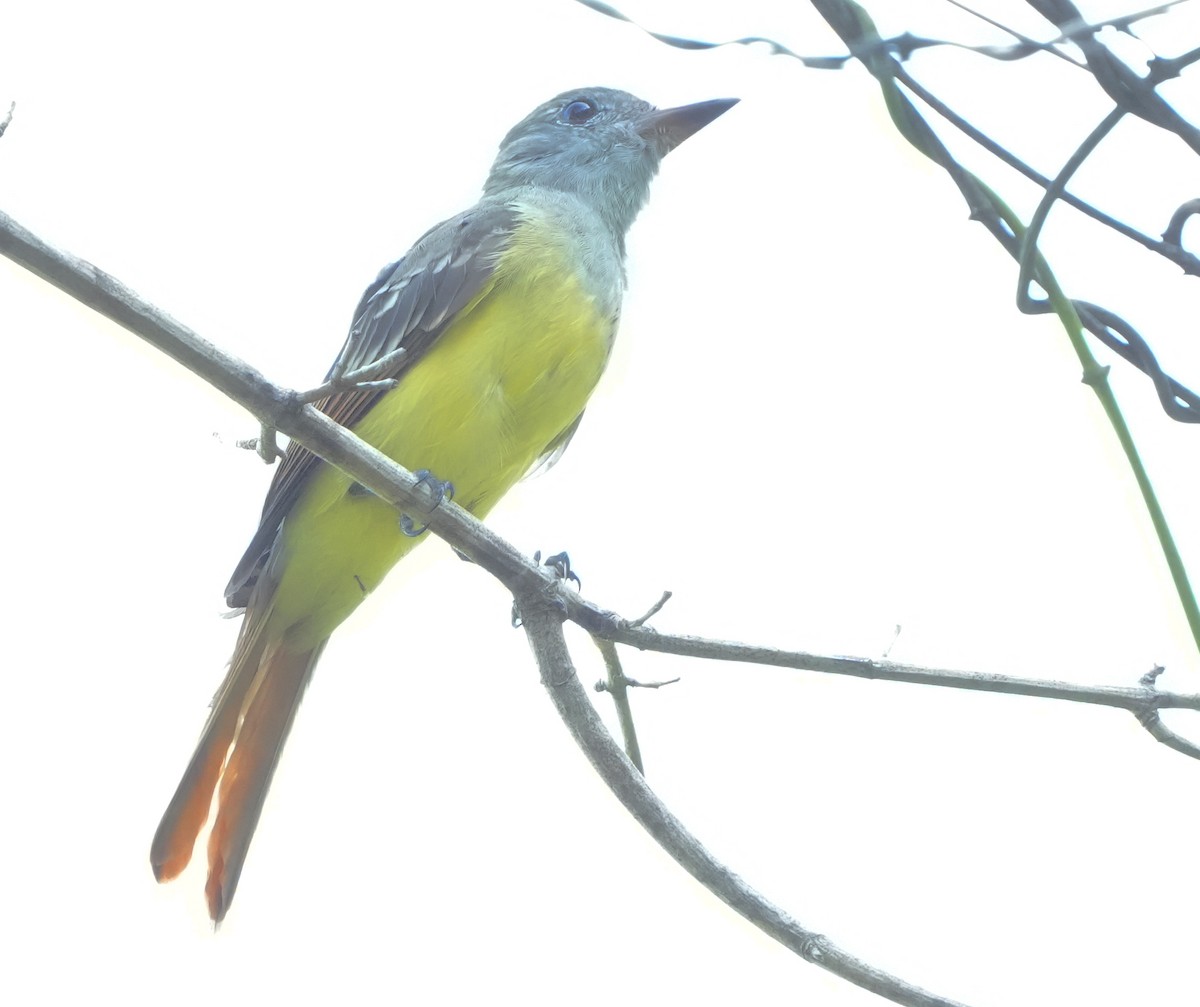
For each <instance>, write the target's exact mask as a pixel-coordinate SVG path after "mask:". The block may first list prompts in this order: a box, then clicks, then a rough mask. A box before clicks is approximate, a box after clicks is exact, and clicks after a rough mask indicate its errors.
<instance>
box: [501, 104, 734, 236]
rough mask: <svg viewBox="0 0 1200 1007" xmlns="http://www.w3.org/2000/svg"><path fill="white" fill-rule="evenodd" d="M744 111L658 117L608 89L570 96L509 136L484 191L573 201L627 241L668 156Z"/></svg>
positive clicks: (701, 107)
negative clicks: (529, 190) (519, 190)
mask: <svg viewBox="0 0 1200 1007" xmlns="http://www.w3.org/2000/svg"><path fill="white" fill-rule="evenodd" d="M736 104H737V99H736V98H720V99H717V100H715V101H702V102H697V103H696V104H694V105H683V106H680V107H679V108H668V109H657V108H655V107H654V106H653V105H651V104H650V103H649V102H646V101H642V99H641V98H637V97H634V96H633V95H632V94H629V93H627V92H625V91H617V90H614V89H613V88H608V87H590V88H580V89H578V90H575V91H564V92H563V93H562V94H560V95H558V97H556V98H552V99H550V101H548V102H546V103H545V104H543V105H539V106H538V107H537V108H535V109H534V110H533V111H532V112H530V113H529V115H527V116H526V117H525V118H524V119H522V120H521V121H520V122H519V123H517V125H515V126H514V127H513V128H512V129H511V130H509V133H508V135H507V136H506V137H505V138H504V140H503V141H502V142H501V144H500V150H499V153H498V154H497V155H496V161H495V163H494V164H493V165H492V171H491V174H490V175H489V176H488V180H487V183H486V184H485V186H484V194H485V195H494V194H497V193H501V192H503V191H505V190H507V189H513V188H516V187H518V186H526V185H531V186H540V187H545V188H550V189H557V190H560V191H564V192H569V193H573V194H574V195H577V196H579V197H580V198H581V199H583V200H585V201H586V202H587V203H589V204H590V205H592V206H593V207H594V208H595V209H596V210H597V212H598V213H600V215H601V216H602V217H603V218H604V219H605V220H607V221H608V223H609V224H610V225H611V226H612V227H613V228H614V230H615V231H616V232H617V234H618V236H620V235H623V234H624V233H625V231H626V230H627V229H628V227H629V225H630V224H631V223H633V218H634V217H635V216H637V212H638V210H640V209H641V207H642V205H643V204H644V203H645V202H646V197H647V195H648V194H649V190H650V181H651V179H652V178H653V177H654V174H655V172H657V171H658V166H659V164H660V163H661V162H662V159H663V158H664V157H666V155H667V154H668V153H669V152H670V151H672V150H674V149H675V148H676V147H677V146H679V144H681V143H682V142H683V141H684V140H686V139H687V138H688V137H689V136H691V135H692V134H693V133H695V132H696V131H697V130H699V129H702V128H703V127H704V126H706V125H708V124H709V123H710V122H712V121H713V120H714V119H715V118H717V116H719V115H721V113H723V112H726V111H728V110H729V109H730V108H732V107H733V106H734V105H736Z"/></svg>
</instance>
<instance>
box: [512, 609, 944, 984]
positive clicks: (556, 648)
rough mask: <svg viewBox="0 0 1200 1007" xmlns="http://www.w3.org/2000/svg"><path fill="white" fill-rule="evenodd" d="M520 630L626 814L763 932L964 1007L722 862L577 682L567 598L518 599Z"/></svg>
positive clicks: (875, 979)
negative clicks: (793, 911)
mask: <svg viewBox="0 0 1200 1007" xmlns="http://www.w3.org/2000/svg"><path fill="white" fill-rule="evenodd" d="M517 604H518V606H519V607H520V610H521V619H522V625H523V626H524V628H525V632H526V634H527V636H528V638H529V643H530V646H531V647H532V648H533V652H534V656H535V657H536V659H537V664H538V671H539V673H540V674H541V676H542V684H543V685H544V686H545V687H546V692H547V693H548V694H549V696H550V698H551V700H552V701H553V702H554V705H555V707H556V708H557V710H558V713H559V716H560V717H562V719H563V721H564V723H566V725H567V727H568V729H569V730H570V732H571V734H572V736H573V737H574V738H575V741H576V743H577V744H578V745H579V747H580V748H581V749H583V752H584V754H585V755H587V757H588V760H589V761H590V762H591V764H592V766H593V768H595V770H596V772H597V773H599V774H600V777H601V778H602V779H603V780H604V782H605V783H606V784H608V787H609V789H610V790H612V792H613V793H614V794H615V795H616V796H617V798H618V800H620V802H621V803H622V804H623V805H625V809H626V810H627V811H628V812H629V813H630V814H631V815H633V817H634V818H635V819H637V821H638V822H639V823H640V824H641V825H642V827H643V828H644V829H645V830H646V831H647V832H649V833H650V835H652V836H653V837H654V838H655V840H657V842H658V844H659V845H660V846H662V848H663V849H664V850H666V851H667V852H668V853H669V854H670V855H671V856H672V857H673V858H674V859H675V862H676V863H678V864H679V865H680V866H681V867H682V868H683V869H684V870H686V871H687V872H688V873H689V874H691V875H692V877H694V878H695V879H696V880H697V881H699V882H700V883H701V884H702V885H704V887H705V888H707V889H708V890H709V891H710V892H712V893H713V894H714V895H716V896H717V897H718V898H719V899H721V901H722V902H724V903H725V904H726V905H728V906H729V907H730V908H731V909H734V910H736V911H737V912H738V913H740V914H741V915H742V916H744V917H745V918H746V919H747V920H749V921H750V922H751V923H753V924H754V925H755V926H756V927H758V928H759V929H760V930H762V931H764V932H765V933H766V934H768V935H769V936H771V937H773V938H774V939H775V940H777V941H779V943H780V944H782V945H783V946H784V947H786V948H788V949H789V950H791V951H794V952H795V953H796V954H798V955H799V956H800V957H801V958H803V959H804V960H805V961H808V962H812V963H813V964H814V965H819V966H821V968H823V969H827V970H828V971H830V972H832V973H833V974H834V975H837V976H840V977H841V978H843V979H847V980H849V981H850V982H852V983H854V984H855V985H856V986H861V987H862V988H863V989H866V990H870V991H871V992H872V993H876V994H878V995H879V996H882V997H887V998H888V999H889V1000H892V1001H894V1002H895V1003H899V1004H906V1005H912V1007H956V1005H957V1007H961V1005H959V1004H958V1001H955V1000H949V999H947V998H945V997H940V996H937V995H936V994H934V993H930V992H928V991H927V990H923V989H921V988H920V987H919V986H914V985H912V984H911V983H906V982H905V981H904V980H902V979H898V978H897V977H896V976H893V975H890V974H889V973H887V972H884V971H882V970H881V969H877V968H873V967H872V966H870V965H868V964H867V963H866V962H864V961H862V960H860V959H858V958H855V957H854V956H853V955H851V954H850V953H849V952H847V951H845V950H843V949H842V948H840V947H838V946H837V945H836V944H834V943H833V942H832V941H830V940H829V939H828V938H826V937H825V936H823V935H822V934H818V933H814V932H813V931H811V930H806V929H805V928H804V927H802V926H801V925H800V924H799V923H798V922H797V921H796V920H795V919H793V918H792V917H791V916H790V915H789V914H788V913H786V912H784V910H782V909H781V908H780V907H779V906H776V905H775V904H774V903H772V902H770V901H768V900H767V899H765V898H764V897H763V896H762V895H760V894H759V893H758V892H756V891H755V890H754V889H753V888H751V887H750V886H749V885H748V884H746V882H745V881H743V880H742V879H741V878H740V877H739V876H738V875H736V874H735V873H734V872H733V871H731V870H730V869H729V868H728V867H726V866H725V865H724V864H723V863H721V862H720V861H719V860H717V859H716V857H714V856H713V855H712V854H711V853H710V852H709V851H708V850H707V849H705V847H704V846H703V845H702V844H701V843H700V841H699V840H698V839H697V838H696V837H695V836H693V835H692V834H691V833H690V832H689V831H688V830H687V829H686V828H684V826H683V823H682V822H680V821H679V819H678V818H676V817H675V816H674V815H673V814H671V812H670V811H669V810H668V809H667V807H666V805H664V804H663V803H662V801H660V800H659V799H658V796H657V795H656V794H655V793H654V791H653V790H651V789H650V788H649V787H648V786H647V785H646V781H645V780H644V779H643V778H642V776H641V774H640V773H638V771H637V770H636V769H635V768H634V766H633V764H632V763H631V762H630V761H629V759H628V758H626V757H625V753H624V752H622V751H621V749H620V747H619V746H618V745H617V744H616V742H615V741H613V739H612V736H611V735H610V734H609V733H608V731H607V730H606V729H605V727H604V724H603V723H602V722H601V720H600V718H599V717H598V716H597V714H596V711H595V709H594V708H593V707H592V704H591V702H590V701H589V699H588V697H587V693H586V692H585V691H584V688H583V686H582V685H581V684H580V682H579V677H578V675H577V674H576V673H575V668H574V666H573V665H572V663H571V656H570V654H569V653H568V651H567V644H566V640H565V639H564V637H563V632H562V609H561V599H560V598H557V597H553V596H551V597H548V596H547V594H546V593H545V592H540V593H539V592H530V593H527V594H523V595H520V596H518V599H517Z"/></svg>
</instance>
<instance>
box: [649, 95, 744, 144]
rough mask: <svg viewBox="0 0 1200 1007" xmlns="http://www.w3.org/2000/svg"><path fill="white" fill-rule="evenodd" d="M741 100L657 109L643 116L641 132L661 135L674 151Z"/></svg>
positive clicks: (720, 99) (723, 99) (660, 138)
mask: <svg viewBox="0 0 1200 1007" xmlns="http://www.w3.org/2000/svg"><path fill="white" fill-rule="evenodd" d="M739 100H740V99H738V98H714V99H713V100H712V101H698V102H696V103H695V104H694V105H680V106H679V107H678V108H662V109H658V108H656V109H655V110H654V111H653V112H647V113H646V115H645V116H644V117H643V118H642V121H641V123H640V124H639V126H638V132H639V133H640V134H641V135H642V136H644V137H645V138H646V139H647V140H649V139H652V138H655V137H657V138H659V141H660V142H662V143H664V144H665V146H666V149H667V150H668V151H670V150H674V149H675V148H676V147H678V146H679V145H680V144H681V143H683V141H684V140H686V139H687V138H688V137H689V136H691V135H692V134H693V133H697V132H699V131H700V130H702V129H703V128H704V127H705V126H707V125H708V124H709V123H710V122H712V121H713V120H714V119H715V118H717V116H719V115H722V114H723V113H725V112H728V111H729V110H730V109H731V108H733V106H734V105H736V104H737V103H738V101H739Z"/></svg>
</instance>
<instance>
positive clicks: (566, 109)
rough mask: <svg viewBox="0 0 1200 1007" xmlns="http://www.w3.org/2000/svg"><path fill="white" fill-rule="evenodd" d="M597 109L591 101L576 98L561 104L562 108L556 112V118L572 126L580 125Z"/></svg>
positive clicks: (597, 110)
mask: <svg viewBox="0 0 1200 1007" xmlns="http://www.w3.org/2000/svg"><path fill="white" fill-rule="evenodd" d="M599 111H600V110H599V109H598V108H597V107H596V106H595V105H594V104H593V103H592V102H590V101H587V100H585V99H583V98H576V99H575V100H574V101H572V102H569V103H568V104H566V105H564V106H563V110H562V111H561V112H559V113H558V119H559V121H560V122H566V123H569V124H570V125H572V126H580V125H582V124H583V123H585V122H587V121H588V119H590V118H591V117H592V116H594V115H595V114H596V113H597V112H599Z"/></svg>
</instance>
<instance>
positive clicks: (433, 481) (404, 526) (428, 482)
mask: <svg viewBox="0 0 1200 1007" xmlns="http://www.w3.org/2000/svg"><path fill="white" fill-rule="evenodd" d="M413 475H415V476H416V477H417V485H418V486H422V485H424V486H428V487H429V489H430V492H432V493H433V506H432V507H430V508H429V509H430V511H433V510H436V509H437V508H438V507H439V506H441V503H442V501H443V500H453V499H454V483H452V482H449V481H443V480H441V479H439V478H438V477H437V476H435V475H434V474H433V473H432V472H430V471H429V469H417V470H416V471H415V472H414V473H413ZM428 527H429V525H427V524H423V525H421V526H420V527H419V528H418V527H417V526H416V525H415V524H414V523H413V519H412V518H410V517H409V516H408V515H407V514H401V515H400V531H401V532H402V533H403V534H404V535H407V536H408V537H409V538H416V537H417V536H418V535H423V534H424V533H425V529H426V528H428Z"/></svg>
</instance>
